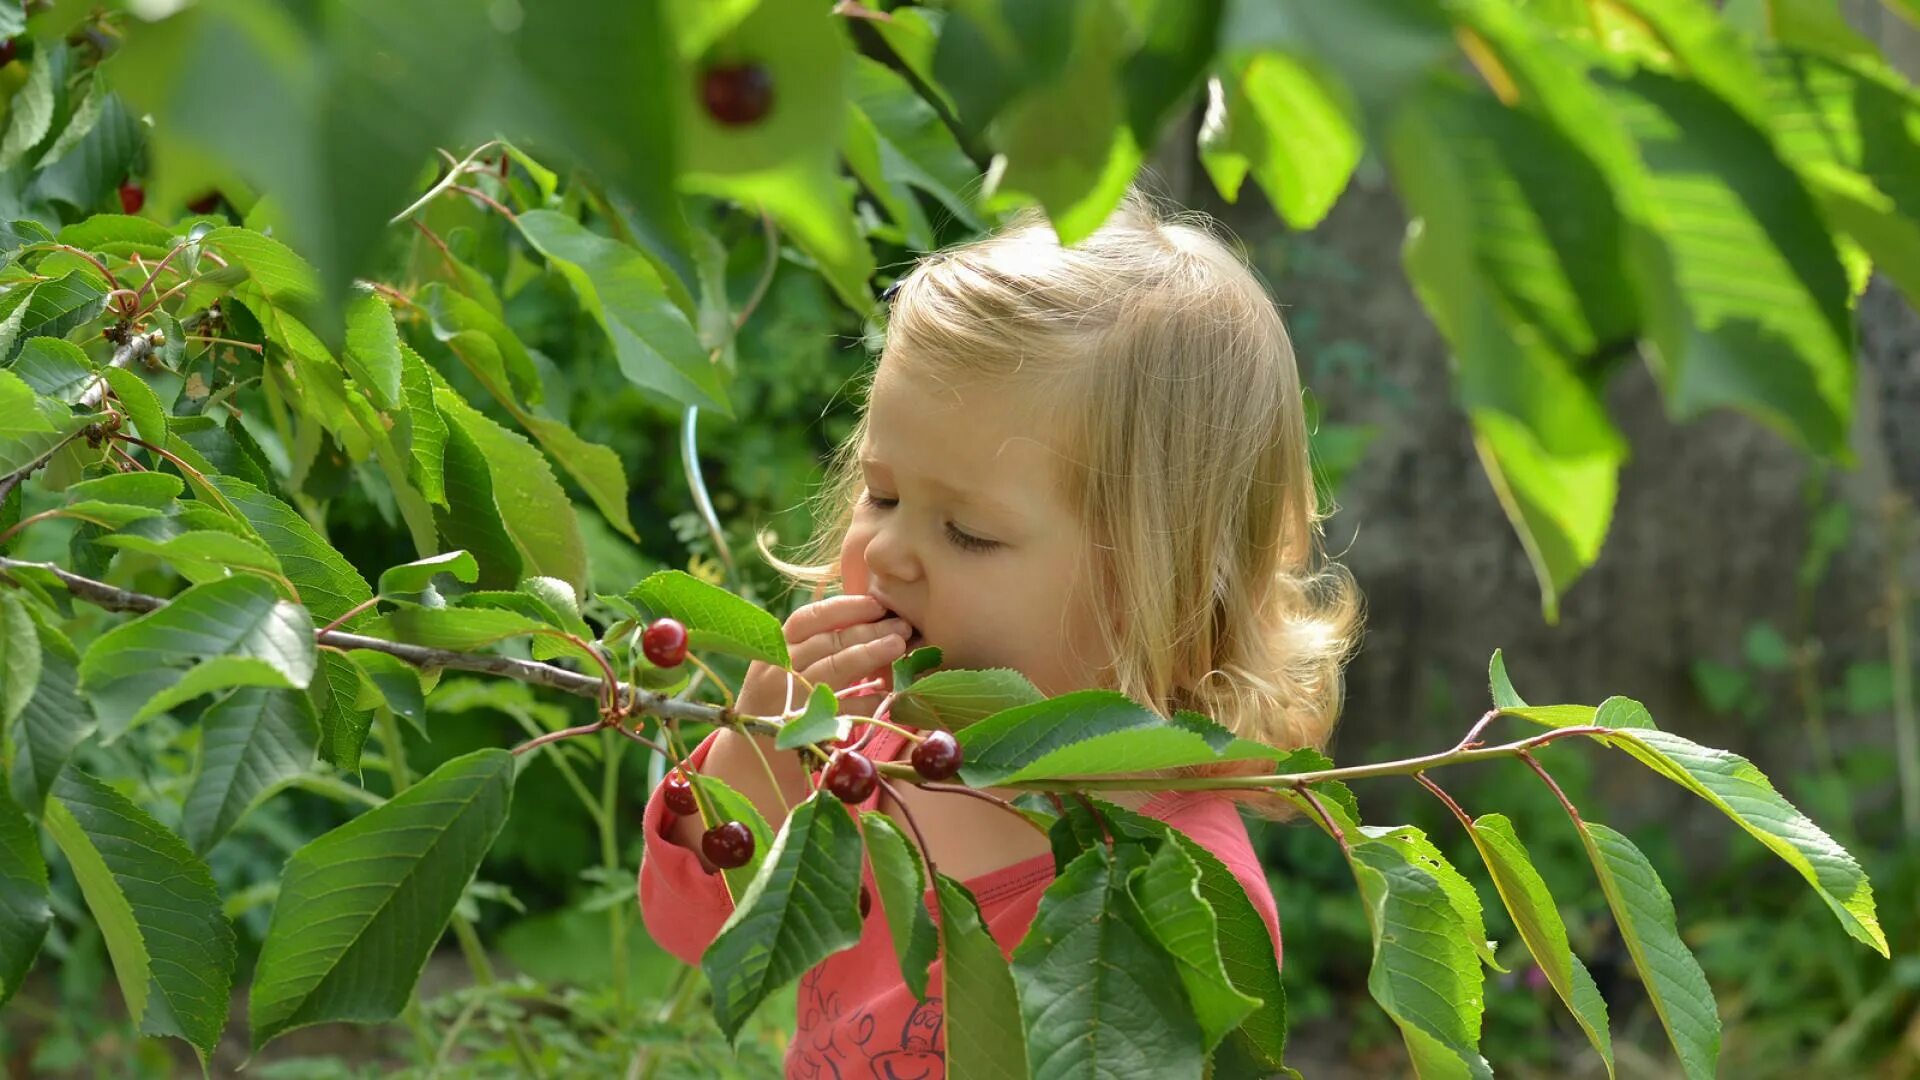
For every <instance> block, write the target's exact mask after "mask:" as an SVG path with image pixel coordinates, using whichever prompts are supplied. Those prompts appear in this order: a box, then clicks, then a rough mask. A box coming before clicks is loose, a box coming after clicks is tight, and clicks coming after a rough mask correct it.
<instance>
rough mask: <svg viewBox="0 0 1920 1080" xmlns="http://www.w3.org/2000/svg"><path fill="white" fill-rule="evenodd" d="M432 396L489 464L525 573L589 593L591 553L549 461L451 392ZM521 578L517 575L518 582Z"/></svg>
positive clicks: (483, 563)
mask: <svg viewBox="0 0 1920 1080" xmlns="http://www.w3.org/2000/svg"><path fill="white" fill-rule="evenodd" d="M433 397H434V402H435V404H437V405H439V406H440V411H441V412H442V414H444V415H445V417H446V419H447V421H448V422H449V423H450V424H453V425H456V426H458V427H459V428H460V430H461V431H462V432H463V433H464V434H465V435H466V436H467V437H468V438H469V439H470V440H472V442H473V445H474V447H475V448H476V449H477V450H478V451H479V453H480V455H481V457H482V459H483V461H484V462H485V465H486V467H487V469H488V471H489V474H490V480H491V482H492V485H493V502H494V505H495V506H496V507H498V511H497V516H498V518H499V520H500V522H501V523H502V524H503V525H505V527H506V530H507V533H508V534H509V535H510V536H511V537H512V538H513V543H514V547H515V548H517V549H518V550H519V552H520V557H521V558H522V559H523V560H524V562H525V569H526V570H528V571H530V572H532V573H537V574H542V575H544V576H547V577H557V578H559V579H560V580H562V581H565V582H567V583H568V584H569V585H572V586H573V587H574V590H575V591H576V592H578V591H581V590H584V589H585V588H586V583H587V549H586V542H585V541H584V540H582V539H581V537H580V520H579V517H578V516H577V515H576V514H575V513H574V509H573V503H572V502H571V501H570V500H569V499H568V498H567V493H566V490H565V489H564V488H562V487H561V486H560V482H559V481H558V480H556V479H554V475H553V469H552V468H550V467H549V466H548V465H547V461H546V458H544V457H542V456H541V454H540V451H538V450H536V449H534V448H533V445H532V444H531V443H529V442H527V440H525V439H523V438H521V437H520V436H518V435H516V434H514V433H513V432H511V431H508V430H507V429H506V428H504V427H501V426H500V425H499V424H497V423H495V422H494V421H493V420H491V419H490V418H488V417H487V416H485V415H483V414H481V413H480V412H479V411H477V410H476V409H474V408H473V406H471V405H468V404H467V403H466V402H465V401H462V400H460V397H459V396H458V395H457V394H454V393H453V392H452V391H451V390H448V389H446V388H436V389H435V391H434V395H433ZM449 482H451V481H449ZM447 539H448V541H449V542H450V543H453V542H457V543H459V544H460V546H462V547H464V548H466V549H468V550H469V551H473V552H475V554H476V556H481V549H480V548H479V547H477V546H475V545H474V544H473V543H470V542H467V541H465V540H458V539H456V538H454V537H448V538H447ZM480 565H481V567H482V569H483V570H484V569H485V568H486V566H487V561H486V559H485V558H484V556H482V557H481V559H480ZM521 576H522V575H520V574H516V575H515V576H514V578H513V581H515V582H517V581H519V579H520V577H521Z"/></svg>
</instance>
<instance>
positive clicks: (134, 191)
mask: <svg viewBox="0 0 1920 1080" xmlns="http://www.w3.org/2000/svg"><path fill="white" fill-rule="evenodd" d="M145 205H147V192H146V189H145V188H143V187H141V186H140V185H139V184H136V183H134V182H133V181H131V180H129V181H127V182H126V183H124V184H121V185H120V209H121V210H122V211H124V212H126V213H129V214H137V213H139V212H140V208H141V207H143V206H145Z"/></svg>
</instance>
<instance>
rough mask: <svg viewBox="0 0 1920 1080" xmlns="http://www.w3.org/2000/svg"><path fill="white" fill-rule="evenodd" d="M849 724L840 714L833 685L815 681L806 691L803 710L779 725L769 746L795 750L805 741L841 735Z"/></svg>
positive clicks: (823, 739) (810, 741)
mask: <svg viewBox="0 0 1920 1080" xmlns="http://www.w3.org/2000/svg"><path fill="white" fill-rule="evenodd" d="M852 727H853V724H852V723H851V722H850V721H846V720H843V719H842V718H841V716H840V699H839V698H838V697H836V696H835V695H834V692H833V688H832V687H830V686H828V685H827V684H826V683H815V684H814V685H813V692H812V693H811V694H808V695H807V707H806V709H805V711H803V712H802V713H801V714H800V715H799V716H796V717H794V718H793V719H792V720H789V721H787V723H786V724H785V726H783V727H781V729H780V734H779V735H777V736H775V737H774V740H773V746H774V749H776V750H798V749H799V748H800V747H802V746H805V745H807V744H808V743H817V742H825V741H826V740H828V739H844V738H846V736H847V732H848V731H849V730H851V729H852Z"/></svg>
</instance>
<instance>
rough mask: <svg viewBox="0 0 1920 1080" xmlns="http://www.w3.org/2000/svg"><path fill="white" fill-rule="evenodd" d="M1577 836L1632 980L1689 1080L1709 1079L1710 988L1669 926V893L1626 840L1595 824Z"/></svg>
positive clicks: (1713, 1065) (1713, 1060)
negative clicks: (1636, 979) (1623, 946)
mask: <svg viewBox="0 0 1920 1080" xmlns="http://www.w3.org/2000/svg"><path fill="white" fill-rule="evenodd" d="M1580 826H1581V827H1580V839H1581V840H1582V841H1583V842H1585V844H1586V846H1587V854H1588V856H1589V857H1591V858H1592V859H1593V869H1594V872H1595V873H1596V874H1598V875H1599V878H1600V889H1601V891H1602V892H1604V893H1606V896H1607V906H1608V907H1611V908H1612V909H1613V919H1614V922H1615V923H1616V924H1617V925H1618V926H1619V928H1620V936H1621V938H1622V939H1624V940H1625V941H1626V943H1627V951H1628V952H1629V953H1631V954H1632V955H1633V966H1634V967H1635V968H1637V969H1639V972H1640V982H1641V985H1643V986H1644V987H1645V988H1646V991H1647V997H1648V998H1650V999H1651V1000H1652V1001H1653V1007H1654V1010H1655V1011H1656V1012H1658V1013H1659V1014H1660V1023H1661V1024H1663V1025H1664V1026H1665V1027H1666V1029H1667V1037H1668V1038H1669V1039H1671V1040H1673V1049H1674V1053H1675V1054H1677V1055H1678V1056H1679V1058H1680V1067H1681V1068H1682V1069H1683V1070H1684V1071H1685V1072H1686V1075H1687V1077H1688V1078H1689V1080H1694V1078H1697V1077H1711V1076H1714V1075H1715V1074H1716V1072H1717V1069H1718V1063H1719V1059H1720V1016H1719V1012H1718V1010H1717V1009H1716V1007H1715V1005H1714V1001H1713V988H1712V987H1711V986H1708V985H1707V976H1706V973H1705V972H1702V971H1701V970H1700V963H1699V961H1697V960H1695V959H1694V958H1693V953H1692V952H1690V951H1688V949H1687V946H1686V943H1685V942H1683V941H1681V940H1680V934H1679V932H1678V931H1677V930H1676V929H1675V928H1674V915H1673V898H1672V897H1670V896H1668V895H1667V887H1666V886H1665V885H1663V884H1661V883H1660V875H1659V874H1657V873H1655V872H1654V869H1653V864H1652V863H1649V862H1648V861H1647V857H1646V856H1645V855H1642V854H1640V849H1639V848H1637V847H1634V846H1633V842H1632V841H1630V840H1628V839H1627V838H1626V837H1624V836H1622V835H1620V834H1619V833H1617V832H1615V831H1613V830H1612V829H1609V828H1607V827H1606V826H1605V825H1602V824H1600V823H1598V822H1593V821H1583V822H1581V823H1580Z"/></svg>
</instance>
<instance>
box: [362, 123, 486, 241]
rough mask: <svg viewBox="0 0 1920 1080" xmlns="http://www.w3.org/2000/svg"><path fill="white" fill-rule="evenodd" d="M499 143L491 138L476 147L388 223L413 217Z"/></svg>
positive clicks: (398, 222) (396, 223) (395, 222)
mask: <svg viewBox="0 0 1920 1080" xmlns="http://www.w3.org/2000/svg"><path fill="white" fill-rule="evenodd" d="M499 145H500V140H498V139H489V140H487V141H486V142H483V143H481V144H480V145H479V146H476V147H474V148H473V152H472V153H470V154H468V155H467V156H466V157H464V158H462V159H461V160H460V162H459V163H458V164H456V165H455V166H453V167H452V168H450V169H448V170H447V175H445V176H443V177H441V178H440V182H439V183H437V184H435V185H433V186H432V187H430V188H428V189H427V193H426V194H425V195H422V196H420V197H419V198H418V199H415V200H414V201H413V205H412V206H409V207H407V208H406V209H405V210H402V211H400V212H399V213H397V214H395V215H393V217H391V218H389V219H387V224H389V225H398V224H400V223H401V222H403V221H405V220H407V219H408V218H410V217H412V216H413V214H414V212H415V211H417V210H419V209H420V208H421V207H423V206H425V205H427V204H428V203H430V202H432V201H433V200H434V197H435V196H437V195H439V194H440V193H441V192H442V191H445V190H446V189H447V188H449V187H452V186H453V184H454V182H455V181H457V180H459V179H460V177H461V175H462V173H463V171H464V170H465V168H466V166H467V164H468V163H469V162H472V161H473V160H475V159H476V158H478V157H479V156H480V155H481V154H484V153H486V152H487V151H489V150H491V149H493V148H494V147H496V146H499ZM447 156H449V157H451V156H452V155H450V154H449V155H447Z"/></svg>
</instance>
